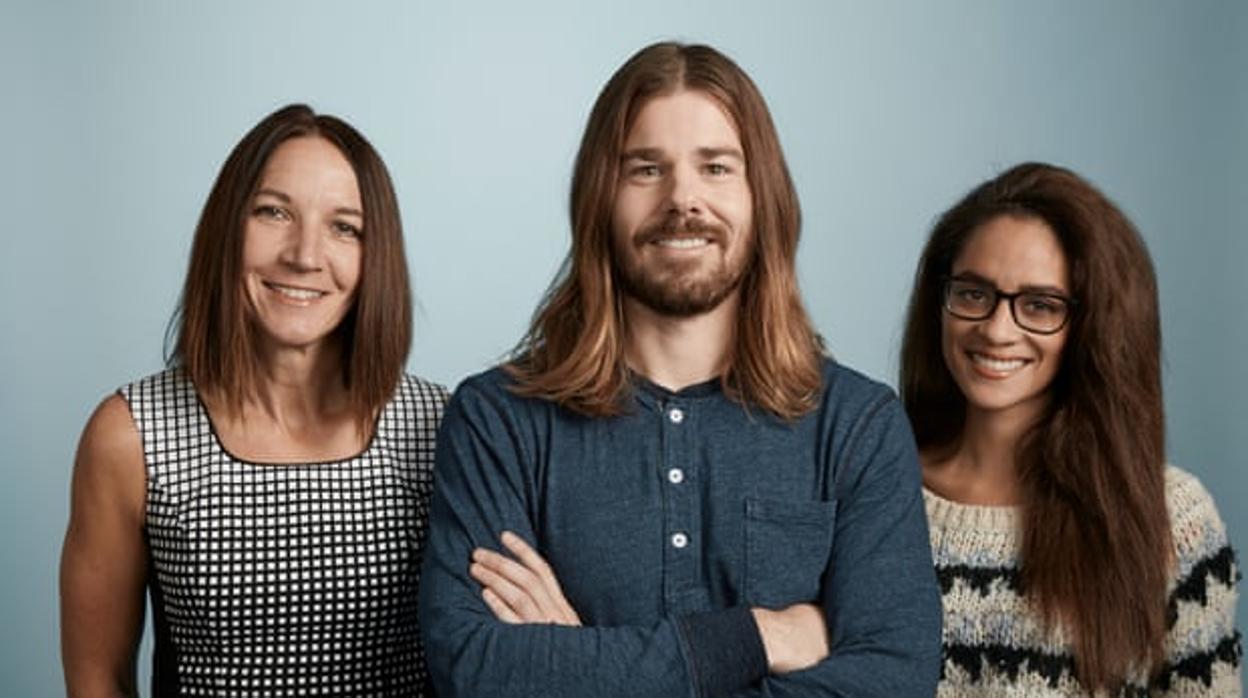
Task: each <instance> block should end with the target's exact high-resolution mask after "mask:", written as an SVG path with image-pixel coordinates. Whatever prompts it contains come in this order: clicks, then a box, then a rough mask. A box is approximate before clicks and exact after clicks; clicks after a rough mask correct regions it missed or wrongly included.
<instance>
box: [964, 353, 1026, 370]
mask: <svg viewBox="0 0 1248 698" xmlns="http://www.w3.org/2000/svg"><path fill="white" fill-rule="evenodd" d="M971 361H973V362H974V363H976V364H978V365H980V366H983V367H984V368H986V369H988V370H990V371H996V372H998V373H1006V372H1008V371H1014V370H1017V369H1020V368H1022V367H1023V364H1025V363H1027V362H1026V361H1024V360H1022V359H994V358H992V357H990V356H984V355H983V354H975V353H972V354H971Z"/></svg>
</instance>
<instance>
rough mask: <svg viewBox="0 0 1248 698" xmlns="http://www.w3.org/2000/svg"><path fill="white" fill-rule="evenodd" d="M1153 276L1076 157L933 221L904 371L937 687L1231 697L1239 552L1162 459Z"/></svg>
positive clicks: (959, 691) (981, 190)
mask: <svg viewBox="0 0 1248 698" xmlns="http://www.w3.org/2000/svg"><path fill="white" fill-rule="evenodd" d="M1160 344H1161V329H1160V322H1159V317H1158V307H1157V287H1156V280H1155V277H1154V274H1153V268H1152V264H1151V262H1150V260H1149V257H1148V253H1147V251H1146V250H1145V247H1144V244H1143V241H1142V240H1141V239H1140V237H1139V235H1138V234H1137V233H1136V231H1135V229H1134V228H1133V227H1132V225H1131V223H1130V222H1129V221H1128V220H1127V219H1126V218H1125V216H1124V215H1123V214H1122V212H1121V211H1119V210H1118V209H1117V208H1116V207H1115V206H1114V205H1113V204H1112V203H1111V202H1110V201H1109V200H1107V199H1106V198H1105V197H1104V196H1103V195H1102V194H1101V193H1100V192H1099V191H1097V190H1096V189H1095V188H1093V187H1092V186H1091V185H1090V184H1088V183H1087V182H1086V181H1084V180H1083V179H1081V178H1080V177H1079V176H1078V175H1076V174H1074V173H1072V172H1070V171H1068V170H1064V169H1061V168H1057V167H1053V166H1049V165H1043V164H1024V165H1019V166H1017V167H1014V168H1013V169H1010V170H1009V171H1007V172H1005V173H1004V174H1002V175H1000V176H999V177H997V178H995V179H993V180H990V181H988V182H986V183H984V184H982V185H980V186H979V187H977V188H976V189H974V190H973V191H971V192H970V193H969V194H968V195H967V196H966V197H965V198H964V199H963V200H962V201H960V202H958V204H957V205H955V206H954V207H953V208H952V209H950V210H949V211H947V212H946V213H945V214H944V215H943V216H942V217H941V219H940V220H939V221H938V223H937V224H936V228H935V230H934V231H933V232H932V235H931V238H930V239H929V240H928V243H927V246H926V248H925V249H924V251H923V256H922V259H921V260H920V262H919V267H918V271H917V275H916V279H915V287H914V291H913V295H912V297H911V300H910V307H909V317H908V320H907V324H906V332H905V338H904V341H903V346H902V356H901V380H900V388H901V392H902V398H903V401H904V403H905V406H906V410H907V412H908V413H909V416H910V419H911V421H912V422H913V425H914V429H915V435H916V438H917V440H918V445H919V449H920V453H921V460H922V463H923V479H924V484H925V486H926V491H925V497H926V500H927V512H928V517H929V521H930V524H931V542H932V553H933V557H934V559H935V563H936V566H937V572H938V576H939V578H940V582H941V589H942V597H943V603H944V613H945V622H944V664H943V667H942V679H941V683H940V689H939V695H943V696H995V695H1002V694H1005V693H1010V694H1013V695H1028V696H1036V695H1040V696H1043V695H1070V694H1077V695H1082V694H1086V693H1091V692H1098V691H1099V692H1104V693H1105V694H1109V695H1137V694H1148V693H1153V692H1160V693H1167V692H1173V693H1174V694H1181V695H1217V696H1226V695H1239V688H1240V679H1239V670H1238V665H1239V661H1240V658H1241V655H1242V650H1241V647H1240V644H1239V636H1238V633H1237V632H1236V631H1235V628H1234V610H1235V597H1236V591H1235V581H1236V578H1237V576H1238V573H1237V570H1236V566H1235V561H1234V556H1233V553H1232V551H1231V548H1230V547H1229V544H1228V542H1227V539H1226V533H1225V529H1224V527H1223V524H1222V521H1221V519H1220V518H1219V516H1218V513H1217V510H1216V509H1215V508H1214V503H1213V500H1212V499H1211V498H1210V496H1209V494H1208V492H1206V491H1205V489H1204V488H1203V487H1202V486H1201V484H1200V483H1199V482H1198V481H1197V480H1196V479H1195V478H1194V477H1193V476H1191V475H1189V474H1188V473H1186V472H1184V471H1182V470H1179V469H1178V468H1175V467H1173V466H1168V465H1166V463H1165V450H1164V431H1165V430H1164V420H1163V407H1162V394H1161V371H1160V348H1161V347H1160Z"/></svg>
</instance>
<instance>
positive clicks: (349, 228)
mask: <svg viewBox="0 0 1248 698" xmlns="http://www.w3.org/2000/svg"><path fill="white" fill-rule="evenodd" d="M333 227H334V232H335V233H338V234H339V235H343V236H346V237H354V238H358V237H360V229H359V228H358V227H356V226H354V225H351V224H350V223H344V222H342V221H335V222H334V224H333Z"/></svg>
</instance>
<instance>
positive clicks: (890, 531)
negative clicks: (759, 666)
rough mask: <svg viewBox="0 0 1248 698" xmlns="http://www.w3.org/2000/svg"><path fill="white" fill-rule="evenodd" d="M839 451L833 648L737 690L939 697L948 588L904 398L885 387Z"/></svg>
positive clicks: (830, 583) (827, 595)
mask: <svg viewBox="0 0 1248 698" xmlns="http://www.w3.org/2000/svg"><path fill="white" fill-rule="evenodd" d="M832 453H833V454H834V458H835V459H837V461H838V462H837V463H834V464H832V465H831V467H833V468H834V469H835V470H836V472H837V477H836V480H837V484H836V489H837V499H838V506H837V512H838V515H837V522H836V530H835V537H834V539H833V543H832V556H831V558H830V562H829V563H828V567H827V569H826V570H825V572H824V578H823V583H822V590H821V597H820V601H821V605H822V607H823V610H824V614H825V617H826V619H827V624H828V636H829V655H828V657H827V658H826V659H824V660H823V661H822V662H820V663H819V664H817V665H815V666H814V667H812V668H810V669H807V670H805V671H800V672H794V673H791V674H785V675H780V676H768V677H766V678H764V679H763V680H761V681H759V682H758V683H757V684H755V685H754V686H751V687H750V688H748V689H746V690H744V691H740V692H738V693H736V694H735V695H738V696H743V697H762V696H767V697H769V698H781V697H784V698H790V697H793V698H796V697H797V696H803V697H807V698H813V697H815V696H854V697H855V698H862V697H869V696H881V697H884V696H888V697H890V698H893V697H896V696H907V697H909V696H931V695H933V694H934V693H935V691H936V683H937V681H938V679H939V674H940V636H941V607H940V593H939V590H938V587H937V584H936V574H935V569H934V567H933V565H932V556H931V547H930V545H931V544H930V542H929V539H928V531H927V515H926V513H925V511H924V507H923V496H922V490H921V484H920V483H921V477H920V474H919V467H918V456H917V453H916V451H915V447H914V437H913V435H912V434H911V431H910V427H909V422H908V421H907V419H906V417H905V413H904V412H903V411H902V409H901V405H900V403H899V402H898V401H897V400H896V398H895V397H893V396H892V395H891V394H887V395H884V396H882V397H881V398H880V399H879V400H878V401H877V402H876V403H875V404H874V406H873V407H872V409H871V410H869V411H868V412H867V414H866V416H865V417H864V418H863V419H862V421H861V422H860V423H859V424H858V425H855V427H854V428H852V429H851V430H850V431H849V433H848V435H847V438H846V440H845V447H844V448H843V449H835V450H833V451H832Z"/></svg>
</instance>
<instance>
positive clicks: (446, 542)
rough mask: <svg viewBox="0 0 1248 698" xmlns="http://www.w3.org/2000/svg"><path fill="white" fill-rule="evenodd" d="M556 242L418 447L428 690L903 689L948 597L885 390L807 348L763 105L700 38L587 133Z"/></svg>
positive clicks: (919, 688) (622, 88)
mask: <svg viewBox="0 0 1248 698" xmlns="http://www.w3.org/2000/svg"><path fill="white" fill-rule="evenodd" d="M571 222H572V250H571V252H570V253H569V256H568V260H567V262H566V263H565V266H564V269H563V271H562V273H561V274H560V277H559V278H558V279H557V280H556V282H555V284H554V285H553V286H552V288H551V291H550V292H549V294H548V295H547V297H546V299H545V301H544V302H543V304H542V306H541V307H540V308H539V309H538V311H537V313H536V315H535V317H534V321H533V325H532V327H531V329H530V330H529V332H528V334H527V336H526V337H525V338H524V339H523V340H522V341H521V342H520V344H519V345H518V346H517V348H516V350H515V353H514V356H513V357H512V360H511V361H509V362H508V363H506V364H505V365H503V366H500V367H498V368H496V369H494V370H492V371H489V372H487V373H484V374H481V375H478V376H474V377H472V378H469V379H468V380H466V381H465V382H464V383H463V384H462V385H461V386H460V388H459V390H458V391H457V392H456V394H455V396H454V398H453V400H452V402H451V404H450V405H449V406H448V408H447V414H446V417H445V422H444V428H443V431H442V433H441V436H440V439H439V444H438V456H437V459H438V460H437V466H436V485H435V495H434V501H433V505H432V513H431V523H430V538H429V542H428V546H429V547H428V550H427V552H426V558H425V566H424V570H423V576H422V582H421V612H422V614H423V615H422V626H423V628H424V631H423V632H424V635H425V641H426V647H427V652H428V661H429V664H430V668H431V672H432V675H433V677H434V681H435V685H436V687H437V689H438V692H439V694H440V695H443V696H447V695H449V696H460V695H463V696H469V695H471V696H493V695H506V696H578V697H583V696H617V695H618V696H690V695H695V696H720V695H730V694H731V695H758V696H787V695H801V696H818V695H829V696H831V695H854V696H870V695H880V696H918V695H931V693H932V691H933V690H934V688H935V684H936V679H937V673H938V664H939V656H940V605H939V597H938V594H937V589H936V581H935V575H934V573H933V571H932V566H931V556H930V552H929V548H928V541H927V527H926V522H925V517H924V512H923V504H922V498H921V495H920V488H919V472H918V465H917V460H916V456H915V451H914V444H913V439H912V437H911V435H910V431H909V428H908V426H907V423H906V419H905V416H904V413H903V412H902V410H901V408H900V405H899V403H898V401H897V400H896V398H895V397H894V396H893V395H892V393H891V392H890V391H889V390H888V389H887V388H885V387H884V386H882V385H880V384H878V383H874V382H872V381H870V380H868V379H866V378H864V377H863V376H861V375H859V374H857V373H854V372H853V371H851V370H849V369H847V368H845V367H843V366H840V365H838V364H836V363H835V362H833V361H832V360H831V359H828V358H826V357H825V356H824V353H823V347H822V342H821V340H820V338H819V336H818V335H817V334H816V332H815V330H814V328H813V326H812V323H811V321H810V319H809V317H808V316H807V314H806V312H805V310H804V308H803V306H802V301H801V298H800V295H799V292H798V287H797V279H796V273H795V258H796V252H797V241H798V231H799V228H800V213H799V207H798V202H797V196H796V193H795V191H794V188H793V184H792V181H791V180H790V178H789V173H788V168H787V166H786V165H785V162H784V156H783V154H782V152H781V149H780V144H779V139H778V137H777V135H776V131H775V128H774V126H773V125H772V122H771V117H770V115H769V113H768V110H767V107H766V104H765V103H764V101H763V99H762V96H761V94H760V93H759V91H758V89H757V88H756V87H755V86H754V84H753V82H752V81H751V80H750V79H749V77H748V76H747V75H746V74H745V73H744V72H743V71H742V70H741V69H740V68H739V67H738V66H737V65H736V64H735V63H733V62H732V61H731V60H729V59H728V58H727V57H725V56H724V55H723V54H721V53H719V52H718V51H716V50H714V49H712V48H709V47H706V46H686V45H680V44H674V43H661V44H655V45H653V46H649V47H647V48H645V49H642V50H641V51H640V52H638V53H637V54H635V55H634V56H633V57H632V58H631V59H630V60H629V61H628V62H627V63H626V64H625V65H624V66H623V67H621V68H620V69H619V70H618V71H617V72H616V74H615V75H614V76H613V77H612V78H611V80H610V81H609V82H608V83H607V85H606V87H605V88H604V89H603V91H602V93H601V94H600V95H599V97H598V100H597V102H596V103H595V105H594V108H593V111H592V113H591V114H590V117H589V123H588V125H587V127H586V131H585V134H584V137H583V139H582V141H581V146H580V151H579V153H578V156H577V160H576V165H575V171H574V174H573V178H572V193H571Z"/></svg>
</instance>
